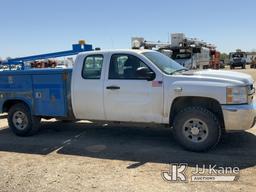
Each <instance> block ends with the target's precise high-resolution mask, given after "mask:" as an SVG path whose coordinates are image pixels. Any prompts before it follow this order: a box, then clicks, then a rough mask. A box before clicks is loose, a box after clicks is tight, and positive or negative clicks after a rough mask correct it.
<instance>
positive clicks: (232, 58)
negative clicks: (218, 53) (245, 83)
mask: <svg viewBox="0 0 256 192" xmlns="http://www.w3.org/2000/svg"><path fill="white" fill-rule="evenodd" d="M246 60H247V56H246V52H243V51H242V50H241V49H237V50H236V52H230V53H229V64H230V69H234V68H235V67H241V68H242V69H245V67H246Z"/></svg>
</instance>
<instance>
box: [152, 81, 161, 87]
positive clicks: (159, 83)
mask: <svg viewBox="0 0 256 192" xmlns="http://www.w3.org/2000/svg"><path fill="white" fill-rule="evenodd" d="M162 85H163V81H152V87H162Z"/></svg>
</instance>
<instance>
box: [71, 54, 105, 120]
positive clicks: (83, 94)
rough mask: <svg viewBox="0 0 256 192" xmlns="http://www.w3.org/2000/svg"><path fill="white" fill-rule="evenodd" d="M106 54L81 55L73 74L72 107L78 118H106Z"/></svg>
mask: <svg viewBox="0 0 256 192" xmlns="http://www.w3.org/2000/svg"><path fill="white" fill-rule="evenodd" d="M104 61H105V60H104V54H100V53H99V54H97V53H94V54H88V55H79V56H78V58H77V60H76V66H74V69H73V75H72V86H71V88H72V107H73V111H74V115H75V117H76V118H77V119H90V120H105V116H104V109H103V84H104V75H103V74H104V73H103V71H104V66H105V64H104Z"/></svg>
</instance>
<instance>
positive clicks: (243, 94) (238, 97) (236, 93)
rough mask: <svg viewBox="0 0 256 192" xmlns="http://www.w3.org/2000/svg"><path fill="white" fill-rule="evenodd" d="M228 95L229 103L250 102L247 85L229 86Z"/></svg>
mask: <svg viewBox="0 0 256 192" xmlns="http://www.w3.org/2000/svg"><path fill="white" fill-rule="evenodd" d="M226 96H227V98H226V101H227V104H241V103H248V95H247V87H228V88H227V91H226Z"/></svg>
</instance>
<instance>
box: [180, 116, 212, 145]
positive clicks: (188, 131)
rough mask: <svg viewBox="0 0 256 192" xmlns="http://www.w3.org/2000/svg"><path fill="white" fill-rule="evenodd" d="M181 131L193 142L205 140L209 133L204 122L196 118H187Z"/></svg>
mask: <svg viewBox="0 0 256 192" xmlns="http://www.w3.org/2000/svg"><path fill="white" fill-rule="evenodd" d="M182 131H183V134H184V136H185V137H186V138H187V139H188V140H189V141H191V142H193V143H201V142H203V141H205V139H206V138H207V137H208V134H209V129H208V126H207V125H206V123H205V122H204V121H202V120H200V119H196V118H193V119H189V120H187V121H186V122H185V123H184V125H183V127H182Z"/></svg>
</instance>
